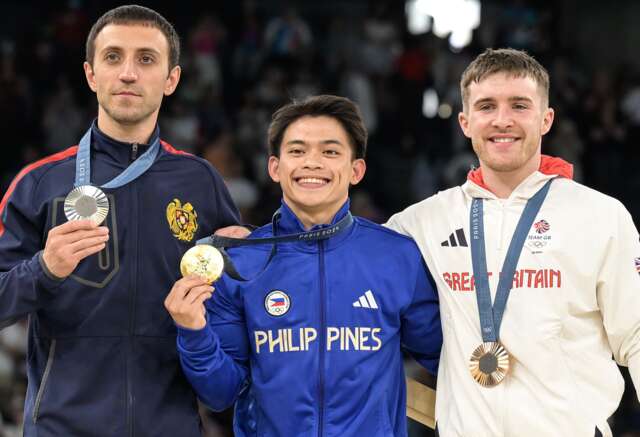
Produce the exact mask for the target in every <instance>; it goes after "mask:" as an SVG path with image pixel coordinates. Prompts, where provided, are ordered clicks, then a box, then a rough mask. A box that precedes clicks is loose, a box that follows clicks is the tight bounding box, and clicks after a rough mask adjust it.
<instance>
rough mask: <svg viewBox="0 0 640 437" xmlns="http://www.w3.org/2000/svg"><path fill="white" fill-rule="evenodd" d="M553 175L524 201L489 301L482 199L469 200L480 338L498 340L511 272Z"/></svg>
mask: <svg viewBox="0 0 640 437" xmlns="http://www.w3.org/2000/svg"><path fill="white" fill-rule="evenodd" d="M552 181H553V179H550V180H549V181H547V183H546V184H544V186H543V187H542V188H541V189H540V190H538V192H537V193H536V194H534V195H533V197H532V198H531V199H529V200H528V201H527V204H526V206H525V207H524V211H523V212H522V215H521V216H520V220H518V225H517V226H516V230H515V231H514V232H513V237H512V238H511V243H510V244H509V249H508V250H507V255H506V257H505V259H504V264H503V265H502V272H501V273H500V279H499V281H498V289H497V291H496V298H495V301H494V303H493V306H492V305H491V292H490V290H489V275H488V273H487V255H486V252H485V244H484V220H483V201H482V199H480V198H474V199H473V201H472V202H471V212H470V231H471V261H472V264H473V276H474V279H475V287H476V299H477V301H478V313H479V315H480V328H481V331H482V341H483V342H485V343H487V342H497V341H498V338H499V333H500V324H501V323H502V316H503V315H504V310H505V308H506V306H507V300H508V299H509V293H510V292H511V287H512V286H513V275H514V273H515V271H516V267H517V265H518V260H519V259H520V254H521V253H522V248H523V247H524V242H525V240H526V238H527V235H528V234H529V229H530V228H531V225H532V224H533V221H534V220H535V218H536V215H537V214H538V212H539V211H540V208H541V207H542V203H543V202H544V199H545V197H547V193H548V192H549V187H550V186H551V182H552Z"/></svg>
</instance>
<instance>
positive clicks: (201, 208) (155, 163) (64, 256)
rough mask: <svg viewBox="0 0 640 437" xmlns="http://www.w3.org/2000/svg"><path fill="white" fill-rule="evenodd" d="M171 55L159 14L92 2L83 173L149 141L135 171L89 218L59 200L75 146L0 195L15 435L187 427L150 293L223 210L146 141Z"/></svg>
mask: <svg viewBox="0 0 640 437" xmlns="http://www.w3.org/2000/svg"><path fill="white" fill-rule="evenodd" d="M178 54H179V46H178V39H177V35H176V34H175V31H174V30H173V28H172V27H171V25H170V24H169V23H168V22H167V21H166V20H165V19H164V18H162V17H161V16H159V15H158V14H157V13H156V12H154V11H152V10H150V9H147V8H142V7H139V6H124V7H120V8H117V9H114V10H112V11H110V12H108V13H106V14H105V15H104V16H103V17H102V18H101V19H100V20H98V22H96V24H95V25H94V27H93V28H92V31H91V33H90V34H89V38H88V41H87V62H86V63H85V73H86V76H87V80H88V83H89V86H90V87H91V89H92V90H93V91H94V92H96V94H97V98H98V103H99V110H98V118H97V121H96V122H94V124H93V125H92V126H91V128H90V132H89V133H88V134H87V135H88V138H90V140H89V143H90V162H91V166H90V182H91V184H92V185H94V186H101V185H103V184H104V183H105V182H107V181H111V180H113V179H114V178H115V177H116V176H118V175H121V174H124V173H125V169H127V170H128V169H129V168H138V167H137V166H136V165H135V163H136V162H139V161H140V160H142V159H143V158H141V157H143V156H153V155H147V153H148V152H149V151H150V150H152V151H155V152H156V154H155V155H154V156H155V158H153V160H151V161H149V162H150V163H151V165H150V167H149V168H148V169H147V170H146V171H144V172H138V173H139V174H137V175H135V178H133V179H132V180H131V181H129V182H128V183H126V184H124V185H122V186H120V187H119V188H114V189H107V188H104V189H103V191H104V192H105V194H106V196H107V198H108V200H109V206H110V208H109V213H108V215H107V218H106V219H105V221H104V222H103V223H102V225H101V226H97V225H96V224H94V223H93V222H92V221H90V220H83V221H67V219H66V218H65V213H64V211H63V203H64V199H65V196H66V195H67V194H68V193H69V192H70V191H71V190H72V189H73V187H74V182H75V180H76V179H77V177H78V170H77V163H78V161H79V146H74V147H71V148H69V149H67V150H65V151H63V152H61V153H58V154H56V155H53V156H50V157H48V158H45V159H43V160H41V161H38V162H36V163H34V164H32V165H30V166H28V167H26V168H25V169H24V170H23V171H22V172H20V174H19V175H18V176H17V177H16V179H15V180H14V181H13V183H12V184H11V187H10V188H9V190H8V191H7V193H6V194H5V196H4V198H3V200H2V203H1V204H0V214H1V216H0V217H1V219H2V220H1V222H0V272H1V273H0V323H1V324H2V325H3V326H6V325H8V324H10V323H12V322H14V321H15V320H17V319H19V318H21V317H23V316H25V315H28V316H29V350H28V379H29V381H28V389H27V394H26V403H25V415H24V429H25V435H26V436H38V437H54V436H55V437H60V436H70V437H71V436H73V437H81V436H113V437H116V436H117V437H121V436H153V437H155V436H171V437H173V436H177V435H180V436H190V437H195V436H200V435H201V425H200V420H199V416H198V411H197V402H196V396H195V394H194V393H193V391H192V389H191V387H190V385H189V383H188V381H187V380H186V379H185V377H184V375H183V373H182V370H181V368H180V364H179V360H178V356H177V353H176V351H175V341H176V340H175V339H176V329H175V325H174V323H173V322H172V320H171V318H170V317H169V315H168V314H167V312H166V310H165V308H164V306H163V300H164V298H165V297H166V290H167V289H168V288H170V287H171V285H172V284H173V283H174V282H175V281H176V279H177V278H178V277H179V262H180V258H181V256H182V254H183V253H184V252H185V250H186V249H188V248H189V247H190V246H192V245H193V244H194V242H195V241H196V240H197V239H198V238H199V237H202V236H204V235H208V234H210V233H211V232H212V231H213V230H215V229H217V228H218V227H220V226H223V225H225V224H232V223H236V222H237V212H236V209H235V207H234V205H233V203H232V201H231V199H230V197H229V194H228V192H227V190H226V188H225V186H224V184H223V182H222V179H221V178H220V176H219V175H218V173H217V172H216V171H215V170H214V169H213V168H212V167H211V166H210V165H209V164H208V163H207V162H205V161H204V160H201V159H199V158H196V157H193V156H191V155H188V154H185V153H182V152H178V151H176V150H175V149H174V148H173V147H171V146H170V145H169V144H167V143H165V142H162V141H159V138H158V135H159V131H158V128H157V125H156V122H157V117H158V111H159V108H160V103H161V101H162V97H163V95H169V94H171V93H172V92H173V90H174V89H175V87H176V86H177V84H178V81H179V77H180V67H179V66H178V65H177V63H178ZM61 128H64V127H61ZM83 139H84V137H83ZM80 144H81V145H82V144H83V141H81V142H80ZM76 158H78V159H76ZM86 173H89V169H87V171H86ZM83 174H84V172H83Z"/></svg>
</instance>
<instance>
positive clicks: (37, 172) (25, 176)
mask: <svg viewBox="0 0 640 437" xmlns="http://www.w3.org/2000/svg"><path fill="white" fill-rule="evenodd" d="M77 153H78V146H73V147H69V148H68V149H66V150H63V151H61V152H58V153H54V154H53V155H49V156H45V157H44V158H42V159H39V160H38V161H35V162H33V163H31V164H29V165H27V166H26V167H24V168H23V169H22V170H20V172H19V173H18V174H17V175H16V176H15V178H14V179H13V181H12V182H11V185H10V186H9V188H8V189H7V191H6V193H5V196H4V198H5V201H6V199H8V198H9V197H10V196H11V194H12V193H13V192H14V191H15V190H16V188H17V187H18V186H19V185H30V186H32V188H33V187H35V186H36V185H37V184H38V183H39V182H40V180H41V179H42V178H43V177H44V176H45V175H47V174H48V173H49V172H50V171H51V170H52V169H55V168H58V167H60V166H61V165H63V164H65V163H68V162H70V161H74V162H75V156H76V154H77ZM3 203H4V202H3Z"/></svg>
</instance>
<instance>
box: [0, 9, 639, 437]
mask: <svg viewBox="0 0 640 437" xmlns="http://www.w3.org/2000/svg"><path fill="white" fill-rule="evenodd" d="M196 3H197V4H196ZM445 3H446V2H445ZM481 3H482V18H481V24H480V27H479V28H478V29H476V30H475V31H474V35H473V40H472V42H471V44H470V45H469V46H467V47H465V48H464V49H462V50H459V51H455V52H454V51H452V50H451V49H450V48H449V45H448V43H447V41H446V40H444V39H440V38H438V37H436V36H434V35H433V34H431V33H426V34H423V35H418V36H415V35H410V34H409V33H408V32H407V29H406V18H405V14H404V2H403V1H400V0H395V1H392V0H389V1H373V0H371V1H367V0H341V1H338V0H322V1H297V2H285V1H277V0H265V1H247V0H245V1H242V0H236V1H218V2H208V3H206V2H205V3H203V2H185V1H182V2H175V1H174V2H168V1H163V2H141V4H144V5H145V6H149V7H151V8H153V9H155V10H157V11H158V12H160V13H161V14H163V15H164V16H165V17H166V18H167V19H169V20H170V21H171V22H173V23H174V25H175V26H176V29H177V31H178V33H179V34H180V36H181V38H182V49H183V53H182V59H181V65H182V66H183V75H182V80H181V83H180V86H179V87H178V91H177V92H176V94H174V96H171V97H170V98H168V99H166V100H165V102H164V103H163V109H162V111H161V115H160V127H161V131H162V136H163V138H164V139H166V140H168V141H169V142H170V143H172V144H173V145H174V146H175V147H176V148H178V149H182V150H186V151H190V152H192V153H196V154H199V155H201V156H203V157H205V158H206V159H208V160H209V161H211V162H212V163H213V164H214V165H215V166H216V167H217V168H218V170H219V171H220V172H221V173H222V175H223V176H224V178H225V180H226V182H227V184H228V186H229V189H230V190H231V192H232V195H233V196H234V199H235V200H236V202H237V204H238V206H239V207H240V208H241V210H242V213H243V218H244V220H245V221H246V222H250V223H254V224H261V223H263V222H265V221H268V220H269V218H270V216H271V213H272V212H273V210H274V209H275V207H276V206H277V205H278V202H279V187H278V186H277V185H275V184H273V183H270V182H269V181H268V180H267V175H266V128H267V125H268V123H269V120H270V115H271V113H272V112H273V110H274V109H275V108H277V107H279V106H280V105H282V104H283V103H286V102H288V101H289V100H290V99H291V98H300V97H304V96H306V95H310V94H318V93H334V94H340V95H345V96H348V97H350V98H352V99H354V100H355V101H357V102H358V103H359V104H360V106H361V109H362V110H363V114H364V117H365V120H366V122H367V127H368V129H369V132H370V141H369V152H368V157H367V162H368V171H367V175H366V177H365V180H364V181H363V183H362V184H361V185H360V186H358V187H357V188H356V189H355V190H354V191H353V193H352V205H353V209H354V211H355V213H357V214H359V215H363V216H366V217H369V218H371V219H372V220H374V221H378V222H382V221H384V220H385V219H386V218H387V217H388V216H389V215H390V214H392V213H394V212H396V211H399V210H401V209H402V208H404V207H406V206H408V205H409V204H411V203H413V202H416V201H418V200H421V199H423V198H425V197H427V196H429V195H431V194H433V193H434V192H436V191H437V190H439V189H442V188H445V187H448V186H452V185H458V184H460V183H462V182H463V181H464V178H465V175H466V172H467V171H468V169H469V167H470V166H471V165H473V164H474V163H475V158H474V155H473V153H472V151H471V148H470V146H469V143H468V141H467V140H466V139H465V138H464V137H463V136H462V134H461V132H460V129H459V127H458V124H457V117H456V116H457V113H458V112H459V110H460V96H459V89H458V81H459V78H460V74H461V72H462V70H463V69H464V67H465V66H466V65H467V64H468V63H469V61H470V60H471V59H473V57H475V56H476V55H477V54H478V53H480V52H481V51H482V50H484V48H486V47H506V46H509V47H514V48H520V49H525V50H527V51H528V52H530V53H531V54H533V55H534V56H535V57H536V58H537V59H538V60H539V61H540V62H541V63H542V64H543V65H545V66H546V67H547V69H548V70H549V72H550V75H551V99H550V102H551V106H552V107H554V108H555V110H556V121H555V124H554V126H553V128H552V130H551V132H550V133H549V134H548V135H547V136H546V137H545V140H544V141H543V153H547V154H551V155H555V156H561V157H564V158H565V159H567V160H569V161H570V162H572V163H573V164H574V166H575V173H576V179H577V180H578V181H580V182H583V183H585V184H587V185H589V186H591V187H594V188H596V189H598V190H600V191H602V192H604V193H607V194H610V195H613V196H615V197H617V198H618V199H620V200H621V201H622V202H623V203H624V204H625V205H626V206H627V208H628V209H629V210H630V212H631V213H632V215H633V217H634V219H635V220H636V224H638V220H639V219H640V202H639V201H638V200H637V194H636V193H637V192H638V190H639V188H640V173H639V172H637V171H635V168H636V165H637V163H638V162H640V161H639V159H638V158H639V155H640V151H639V150H638V148H637V146H636V145H637V144H638V140H639V137H640V57H639V56H638V52H637V47H638V46H640V30H638V26H637V20H638V18H639V17H640V3H639V2H636V1H632V0H627V1H624V0H621V1H608V2H602V1H579V0H560V1H559V0H556V1H543V0H540V1H533V0H530V1H525V0H522V1H516V0H514V1H482V2H481ZM120 4H122V2H113V1H111V2H110V1H95V0H94V1H80V0H74V1H69V2H60V1H50V2H43V3H40V2H33V1H21V2H3V4H2V9H0V11H1V14H0V119H1V120H2V123H0V138H1V139H2V143H3V144H2V157H3V158H2V160H1V162H0V193H4V192H5V191H6V189H7V188H8V186H9V184H10V183H11V180H12V179H13V177H14V176H15V175H16V174H17V172H18V171H19V170H20V169H21V168H22V167H24V166H25V165H26V164H28V163H30V162H33V161H35V160H37V159H39V158H40V157H43V156H46V155H48V154H51V153H54V152H56V151H59V150H63V149H65V148H67V147H69V146H71V145H74V144H77V141H78V140H79V138H80V137H81V135H82V133H83V132H84V130H85V129H86V128H87V127H88V125H89V123H90V121H91V120H92V119H93V118H94V117H95V115H96V113H97V109H96V108H97V104H96V101H95V96H94V95H93V93H91V92H90V90H89V89H88V87H87V85H86V81H85V78H84V74H83V70H82V61H83V60H84V43H85V38H86V35H87V33H88V30H89V28H90V26H91V24H92V23H93V22H94V21H95V20H96V19H97V18H98V17H99V16H100V15H101V14H102V13H104V12H105V11H106V10H108V9H110V8H111V7H114V6H117V5H120ZM428 89H431V90H433V91H435V93H436V94H437V95H438V98H439V103H440V113H441V116H435V117H434V118H428V117H425V116H424V115H423V111H422V106H423V94H424V92H425V91H426V90H428ZM448 114H449V115H448ZM24 329H25V323H24V322H22V323H21V324H18V325H14V326H13V327H10V328H7V329H5V330H3V331H1V332H0V417H1V418H2V420H3V422H4V425H0V437H3V434H4V435H6V436H7V437H9V436H14V435H20V431H19V428H20V427H19V423H20V422H21V411H22V402H23V400H24V390H25V384H26V379H25V368H24V354H25V344H26V335H25V331H24ZM585 365H588V363H585ZM625 374H626V371H625ZM207 417H209V416H208V415H207ZM225 420H226V421H227V422H226V425H225ZM228 420H229V418H228V415H221V416H220V415H218V416H216V417H215V418H213V419H211V423H210V426H209V435H210V436H218V435H227V434H225V433H228ZM611 423H612V426H613V428H614V434H615V435H616V436H619V435H624V436H627V437H629V436H636V435H637V436H640V410H639V406H638V401H637V400H636V396H635V390H634V389H633V387H632V385H631V383H630V380H627V391H626V393H625V397H624V399H623V402H622V404H621V406H620V408H619V410H618V412H617V414H616V415H615V416H614V417H613V418H612V419H611ZM412 433H413V435H415V436H419V435H430V433H428V432H427V431H425V430H424V428H422V427H420V426H415V427H414V429H413V430H412Z"/></svg>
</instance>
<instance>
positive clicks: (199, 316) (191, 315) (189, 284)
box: [164, 275, 213, 329]
mask: <svg viewBox="0 0 640 437" xmlns="http://www.w3.org/2000/svg"><path fill="white" fill-rule="evenodd" d="M212 295H213V287H212V286H211V285H209V284H207V282H206V281H205V280H204V279H203V278H201V277H200V276H198V275H188V276H185V277H184V278H182V279H180V280H179V281H176V283H175V284H173V288H171V291H170V292H169V295H168V296H167V298H166V299H165V301H164V307H165V308H166V309H167V311H169V314H171V317H172V318H173V320H174V322H176V324H178V325H180V326H182V327H183V328H189V329H202V328H204V327H205V325H206V324H207V319H206V316H205V315H206V312H207V311H206V309H205V307H204V302H205V301H206V300H207V299H209V298H210V297H211V296H212Z"/></svg>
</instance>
